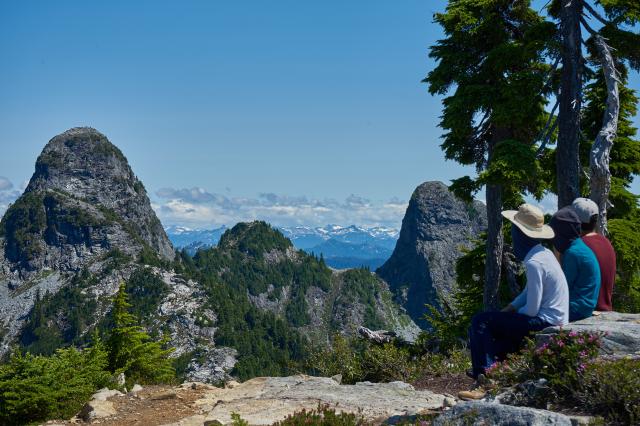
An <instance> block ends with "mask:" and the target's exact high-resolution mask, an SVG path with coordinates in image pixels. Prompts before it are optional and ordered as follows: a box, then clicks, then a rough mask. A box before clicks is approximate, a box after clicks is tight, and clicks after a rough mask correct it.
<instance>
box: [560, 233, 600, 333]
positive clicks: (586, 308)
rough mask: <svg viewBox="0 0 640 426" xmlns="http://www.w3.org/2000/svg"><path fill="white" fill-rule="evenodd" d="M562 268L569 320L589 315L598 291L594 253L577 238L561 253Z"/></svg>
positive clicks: (598, 279)
mask: <svg viewBox="0 0 640 426" xmlns="http://www.w3.org/2000/svg"><path fill="white" fill-rule="evenodd" d="M562 270H563V271H564V275H565V277H566V278H567V284H568V285H569V321H578V320H581V319H583V318H587V317H590V316H591V314H592V312H593V310H594V309H595V307H596V303H598V294H599V293H600V266H599V265H598V259H597V258H596V255H595V254H594V253H593V251H591V249H590V248H589V247H587V245H586V244H585V243H584V242H583V241H582V239H580V238H578V239H576V240H574V241H573V242H572V243H571V245H570V246H569V248H568V249H566V250H565V252H564V253H563V254H562Z"/></svg>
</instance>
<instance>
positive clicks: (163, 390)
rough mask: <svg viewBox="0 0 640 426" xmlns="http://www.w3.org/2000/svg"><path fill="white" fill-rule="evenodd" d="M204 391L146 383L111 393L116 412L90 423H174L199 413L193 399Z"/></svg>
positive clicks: (124, 425) (151, 425)
mask: <svg viewBox="0 0 640 426" xmlns="http://www.w3.org/2000/svg"><path fill="white" fill-rule="evenodd" d="M205 392H206V388H205V387H203V386H196V388H195V389H193V388H192V387H184V388H183V387H173V386H147V387H145V388H143V389H142V390H141V391H140V392H138V393H136V394H135V395H134V394H131V393H129V394H126V395H122V396H113V397H111V398H109V401H111V402H113V403H114V406H115V409H116V410H117V414H116V415H114V416H110V417H106V418H103V419H96V420H94V421H92V422H91V423H90V424H100V425H105V426H134V425H135V426H159V425H165V424H170V423H174V422H177V421H179V420H181V419H184V418H186V417H189V416H193V415H196V414H202V411H201V409H200V408H198V407H196V406H195V405H194V402H195V401H196V400H198V399H200V398H201V397H202V396H203V395H204V394H205ZM46 424H47V425H53V424H55V425H72V424H87V423H85V422H83V421H82V420H79V421H78V422H77V423H76V422H74V421H71V420H68V421H50V422H47V423H46Z"/></svg>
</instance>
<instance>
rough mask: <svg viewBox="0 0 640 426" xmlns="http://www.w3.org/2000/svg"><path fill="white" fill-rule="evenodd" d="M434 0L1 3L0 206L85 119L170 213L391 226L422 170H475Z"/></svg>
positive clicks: (444, 176) (207, 222) (427, 173)
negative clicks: (439, 84)
mask: <svg viewBox="0 0 640 426" xmlns="http://www.w3.org/2000/svg"><path fill="white" fill-rule="evenodd" d="M445 4H446V2H445V1H441V0H423V1H414V0H398V1H388V0H351V1H348V2H346V1H339V0H326V1H323V2H307V1H299V0H278V1H271V2H265V1H259V0H253V1H249V0H245V1H215V0H210V1H181V2H177V1H159V0H156V1H135V2H131V1H117V0H115V1H109V2H81V1H63V2H49V1H40V2H38V1H29V2H9V1H5V2H0V57H1V58H2V66H0V93H1V96H0V148H1V151H0V152H1V154H0V213H1V212H2V211H3V210H4V209H6V207H7V205H8V203H9V202H10V201H12V200H13V199H14V198H15V197H16V196H18V195H19V194H20V192H21V191H22V189H23V188H24V186H25V182H26V181H28V179H29V178H30V176H31V174H32V173H33V170H34V164H35V160H36V158H37V156H38V154H39V153H40V151H41V150H42V148H43V147H44V145H45V144H46V142H47V141H48V140H49V139H51V138H52V137H53V136H55V135H56V134H59V133H61V132H63V131H64V130H66V129H68V128H71V127H75V126H91V127H94V128H96V129H98V130H99V131H101V132H102V133H104V134H105V135H106V136H107V137H108V138H109V139H110V140H111V142H113V143H114V144H116V145H117V146H118V147H119V148H120V149H121V150H122V151H123V152H124V154H125V155H126V156H127V158H128V160H129V162H130V164H131V166H132V168H133V170H134V172H135V173H136V174H137V175H138V177H139V178H140V179H141V180H142V181H143V182H144V184H145V186H146V188H147V190H148V191H149V195H150V198H151V199H152V204H153V206H154V208H155V209H156V211H157V213H158V215H159V217H160V219H161V220H162V221H163V223H164V224H165V225H171V224H179V225H187V226H191V227H200V228H201V227H205V228H209V227H213V226H219V225H223V224H225V225H233V224H234V223H235V222H237V221H242V220H253V219H264V220H267V221H269V222H271V223H273V224H274V225H280V226H291V225H318V226H321V225H326V224H327V223H337V224H341V225H349V224H358V225H363V226H374V225H382V226H392V227H399V226H400V221H401V219H402V216H403V214H404V211H405V209H406V203H407V200H408V199H409V198H410V196H411V193H412V192H413V190H414V189H415V187H416V186H417V185H419V184H420V183H422V182H424V181H428V180H441V181H443V182H445V183H449V181H450V180H451V179H454V178H457V177H460V176H463V175H465V174H470V173H471V174H472V173H473V170H472V169H470V168H465V167H462V166H460V165H458V164H456V163H454V162H451V161H445V159H444V156H443V154H442V151H441V150H440V148H439V144H440V135H441V130H440V129H439V128H438V127H437V124H438V121H439V116H440V113H441V99H440V98H438V97H432V96H430V95H429V94H428V92H427V87H426V85H425V84H423V83H421V82H420V81H421V80H422V79H423V78H424V77H425V75H426V74H427V73H428V71H429V70H431V69H432V68H433V67H434V63H433V61H431V60H430V59H429V58H428V57H427V53H428V48H429V46H430V45H432V44H433V43H434V42H435V41H436V40H437V39H438V38H440V37H441V35H442V34H441V32H440V29H439V27H438V26H437V25H436V24H434V23H433V22H432V15H433V13H434V12H437V11H442V10H444V7H445ZM631 83H632V86H633V87H639V86H640V79H639V78H638V76H637V75H634V76H633V77H632V82H631ZM636 125H640V120H638V119H636ZM634 189H636V190H637V189H638V188H634ZM639 192H640V191H639ZM551 204H552V203H551Z"/></svg>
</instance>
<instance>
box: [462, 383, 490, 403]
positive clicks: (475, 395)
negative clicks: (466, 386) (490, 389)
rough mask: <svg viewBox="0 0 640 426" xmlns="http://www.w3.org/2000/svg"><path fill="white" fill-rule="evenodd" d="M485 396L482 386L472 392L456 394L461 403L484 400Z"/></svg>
mask: <svg viewBox="0 0 640 426" xmlns="http://www.w3.org/2000/svg"><path fill="white" fill-rule="evenodd" d="M486 395H487V392H486V391H485V390H484V389H483V388H482V386H478V387H477V388H475V389H472V390H468V391H461V392H458V398H459V399H461V400H463V401H475V400H478V399H482V398H484V397H485V396H486Z"/></svg>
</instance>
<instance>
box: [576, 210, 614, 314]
mask: <svg viewBox="0 0 640 426" xmlns="http://www.w3.org/2000/svg"><path fill="white" fill-rule="evenodd" d="M571 207H573V210H574V211H575V212H576V214H577V215H578V218H579V219H580V222H581V225H580V231H581V236H582V241H583V242H584V243H585V244H586V245H587V247H589V248H590V249H591V251H593V254H595V255H596V259H597V260H598V265H599V266H600V292H599V293H598V302H597V303H596V311H612V310H613V303H612V297H613V284H614V281H615V279H616V252H615V250H614V249H613V246H612V245H611V242H609V240H608V239H607V238H606V237H605V236H603V235H600V234H598V233H597V232H596V226H597V224H598V213H599V210H598V205H597V204H596V203H595V202H594V201H593V200H590V199H588V198H576V199H575V200H574V201H573V204H572V205H571Z"/></svg>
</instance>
